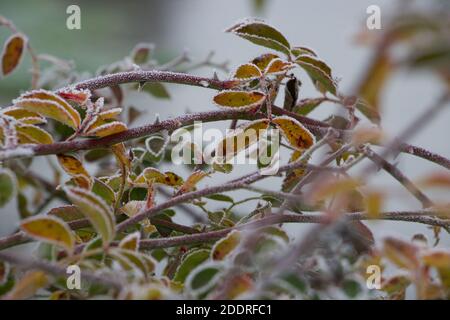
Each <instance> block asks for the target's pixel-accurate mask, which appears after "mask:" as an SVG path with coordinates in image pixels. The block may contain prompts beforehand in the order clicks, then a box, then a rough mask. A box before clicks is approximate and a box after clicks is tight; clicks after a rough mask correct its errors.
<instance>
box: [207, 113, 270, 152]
mask: <svg viewBox="0 0 450 320" xmlns="http://www.w3.org/2000/svg"><path fill="white" fill-rule="evenodd" d="M268 127H269V120H267V119H261V120H255V121H252V122H249V123H247V124H245V125H244V126H243V127H240V128H237V129H236V130H235V131H234V132H233V133H232V134H231V135H229V136H227V137H225V139H223V140H222V141H220V142H219V144H218V145H217V148H216V156H217V157H218V158H219V159H222V158H223V157H225V160H226V161H227V160H229V159H231V158H232V157H234V156H235V155H236V154H238V153H239V152H240V151H242V150H244V149H246V148H248V147H249V146H250V145H252V144H254V143H255V142H257V141H258V139H259V138H260V137H261V136H262V135H263V134H264V132H265V131H266V130H267V128H268Z"/></svg>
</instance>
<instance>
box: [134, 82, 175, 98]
mask: <svg viewBox="0 0 450 320" xmlns="http://www.w3.org/2000/svg"><path fill="white" fill-rule="evenodd" d="M140 90H141V91H142V92H146V93H148V94H150V95H151V96H153V97H155V98H159V99H170V94H169V91H167V89H166V86H164V85H163V84H162V83H159V82H145V83H143V84H141V85H140Z"/></svg>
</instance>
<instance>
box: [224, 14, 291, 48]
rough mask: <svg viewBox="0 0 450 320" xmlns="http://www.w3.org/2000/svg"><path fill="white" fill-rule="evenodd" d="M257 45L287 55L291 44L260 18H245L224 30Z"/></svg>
mask: <svg viewBox="0 0 450 320" xmlns="http://www.w3.org/2000/svg"><path fill="white" fill-rule="evenodd" d="M226 31H227V32H231V33H234V34H235V35H238V36H239V37H241V38H244V39H247V40H249V41H251V42H253V43H255V44H257V45H260V46H264V47H267V48H270V49H274V50H277V51H281V52H284V53H286V54H288V55H289V53H290V47H291V45H290V44H289V42H288V41H287V40H286V38H285V37H284V36H283V35H282V34H281V32H279V31H278V30H277V29H275V28H274V27H272V26H270V25H268V24H266V23H265V22H263V21H261V20H256V19H247V20H244V21H241V22H238V23H236V24H235V25H233V26H232V27H230V28H228V29H227V30H226Z"/></svg>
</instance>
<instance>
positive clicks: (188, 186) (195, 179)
mask: <svg viewBox="0 0 450 320" xmlns="http://www.w3.org/2000/svg"><path fill="white" fill-rule="evenodd" d="M206 176H208V174H207V173H206V172H204V171H202V170H197V171H195V172H194V173H192V174H191V175H190V176H189V178H187V179H186V181H185V182H184V183H183V185H182V186H181V188H180V189H179V190H178V192H177V195H180V194H183V193H186V192H190V191H192V190H194V189H195V186H196V185H197V183H199V182H200V180H202V179H203V178H204V177H206Z"/></svg>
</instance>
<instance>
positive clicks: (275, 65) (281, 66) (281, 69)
mask: <svg viewBox="0 0 450 320" xmlns="http://www.w3.org/2000/svg"><path fill="white" fill-rule="evenodd" d="M294 66H295V65H294V64H292V63H290V62H288V61H284V60H281V59H278V58H276V59H273V60H272V61H270V63H269V65H268V66H267V67H266V69H265V70H264V73H265V74H282V73H285V72H286V71H288V70H290V69H292V68H293V67H294Z"/></svg>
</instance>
